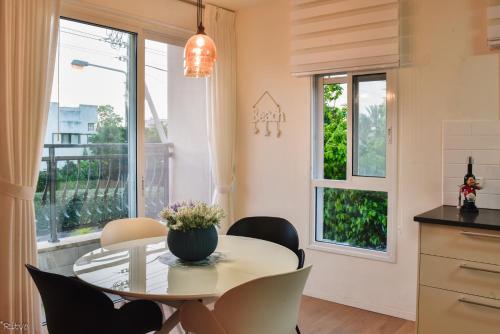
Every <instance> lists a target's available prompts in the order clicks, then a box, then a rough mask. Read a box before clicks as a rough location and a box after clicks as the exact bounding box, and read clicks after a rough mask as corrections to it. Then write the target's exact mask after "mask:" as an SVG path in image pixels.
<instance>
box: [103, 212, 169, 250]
mask: <svg viewBox="0 0 500 334" xmlns="http://www.w3.org/2000/svg"><path fill="white" fill-rule="evenodd" d="M166 235H167V227H166V226H165V225H163V224H162V223H160V222H159V221H157V220H154V219H151V218H146V217H140V218H125V219H117V220H113V221H110V222H109V223H107V224H106V226H104V229H103V230H102V232H101V247H106V246H109V245H111V244H116V243H119V242H125V241H131V240H136V239H144V238H153V237H161V236H166Z"/></svg>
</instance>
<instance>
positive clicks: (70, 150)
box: [35, 19, 136, 241]
mask: <svg viewBox="0 0 500 334" xmlns="http://www.w3.org/2000/svg"><path fill="white" fill-rule="evenodd" d="M59 36H60V37H59V47H58V54H57V61H56V71H55V75H54V84H53V88H52V97H51V103H50V109H49V117H48V124H47V130H46V136H45V145H44V151H43V157H42V163H41V167H40V176H39V180H38V185H37V191H36V195H35V210H36V224H37V237H38V240H39V241H42V240H50V241H56V240H58V239H60V238H63V237H66V236H71V235H79V234H85V233H89V232H92V231H98V230H100V229H101V228H102V227H103V226H104V224H105V223H107V222H108V221H110V220H113V219H117V218H123V217H129V216H134V215H135V214H136V186H135V180H136V175H135V170H136V168H135V161H136V159H135V148H136V139H135V138H136V130H135V117H136V116H135V115H136V97H135V94H136V83H135V82H136V35H135V34H132V33H128V32H124V31H119V30H116V29H111V28H104V27H100V26H95V25H92V24H87V23H82V22H76V21H72V20H67V19H61V21H60V35H59Z"/></svg>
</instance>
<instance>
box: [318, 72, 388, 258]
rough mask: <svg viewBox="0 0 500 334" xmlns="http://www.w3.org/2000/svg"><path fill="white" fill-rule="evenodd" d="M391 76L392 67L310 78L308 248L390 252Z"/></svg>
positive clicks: (377, 253)
mask: <svg viewBox="0 0 500 334" xmlns="http://www.w3.org/2000/svg"><path fill="white" fill-rule="evenodd" d="M393 82H394V79H393V78H392V73H391V72H387V73H386V72H382V73H368V74H364V73H362V74H339V75H328V76H318V77H316V79H315V85H314V87H315V117H314V122H313V124H314V130H313V135H314V157H313V180H312V192H313V196H312V198H313V207H314V210H313V211H314V222H315V223H314V231H313V235H314V238H313V239H314V240H313V241H312V247H313V248H319V249H326V250H331V251H334V252H340V253H346V254H352V255H361V256H368V257H375V258H380V259H389V260H390V259H392V258H393V256H394V254H393V249H392V247H393V232H394V231H393V227H392V223H393V221H394V218H393V213H394V205H395V203H394V193H395V168H394V155H395V145H394V140H395V138H394V135H393V133H394V129H393V128H394V117H395V113H394V109H395V101H394V90H393V85H394V83H393Z"/></svg>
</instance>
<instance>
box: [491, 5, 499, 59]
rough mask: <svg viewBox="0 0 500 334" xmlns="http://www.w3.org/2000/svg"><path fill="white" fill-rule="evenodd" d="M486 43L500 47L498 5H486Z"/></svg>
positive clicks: (496, 47)
mask: <svg viewBox="0 0 500 334" xmlns="http://www.w3.org/2000/svg"><path fill="white" fill-rule="evenodd" d="M488 45H489V47H490V48H495V49H498V48H500V6H490V7H488Z"/></svg>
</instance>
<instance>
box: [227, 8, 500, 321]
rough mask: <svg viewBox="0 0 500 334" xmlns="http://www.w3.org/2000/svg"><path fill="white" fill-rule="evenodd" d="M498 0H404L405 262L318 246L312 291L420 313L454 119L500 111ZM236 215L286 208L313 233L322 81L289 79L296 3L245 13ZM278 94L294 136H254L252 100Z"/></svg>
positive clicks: (285, 213)
mask: <svg viewBox="0 0 500 334" xmlns="http://www.w3.org/2000/svg"><path fill="white" fill-rule="evenodd" d="M487 3H488V2H487V1H486V0H439V1H436V0H409V1H403V4H404V6H403V9H402V16H403V22H402V34H403V35H404V38H403V53H404V55H405V57H404V60H403V66H402V67H401V69H400V71H399V94H398V103H399V108H398V109H399V110H398V117H399V122H398V123H399V130H398V135H399V157H398V164H399V166H398V169H399V185H398V188H399V196H398V204H399V207H398V233H397V234H398V237H397V239H398V246H397V262H396V263H394V264H392V263H385V262H377V261H371V260H366V259H362V258H355V257H349V256H343V255H336V254H332V253H324V252H319V251H312V250H308V249H306V254H307V255H306V261H307V262H308V263H312V264H313V265H314V268H313V272H312V274H311V277H310V279H309V281H308V284H307V287H306V294H309V295H312V296H316V297H319V298H323V299H328V300H332V301H336V302H340V303H345V304H349V305H353V306H357V307H361V308H366V309H369V310H373V311H376V312H381V313H387V314H391V315H395V316H399V317H403V318H407V319H414V318H415V314H416V292H417V267H418V265H417V263H418V242H417V241H418V226H417V224H416V223H415V222H413V219H412V218H413V216H414V215H416V214H418V213H421V212H422V211H424V210H428V209H432V208H433V207H436V206H439V205H440V204H441V200H442V193H441V184H442V148H441V147H442V145H441V140H442V135H441V127H442V121H443V120H445V119H451V120H453V119H472V118H474V119H475V118H477V119H498V118H499V94H498V92H499V88H500V87H499V76H500V72H499V57H498V54H495V53H490V52H489V51H488V50H487V49H486V46H485V45H486V37H485V34H486V33H485V31H486V18H485V15H486V14H485V6H486V5H487ZM236 26H237V40H238V132H237V133H238V144H237V193H236V197H237V198H236V203H237V206H236V210H235V212H236V218H240V217H243V216H247V215H277V216H282V217H285V218H287V219H289V220H290V221H291V222H293V223H294V224H295V226H296V227H297V229H298V230H299V232H300V235H301V242H302V245H301V246H302V247H304V248H307V240H308V238H309V236H308V231H309V226H310V225H309V224H310V221H309V210H310V208H309V180H310V173H309V169H310V81H309V79H307V78H300V79H298V78H293V77H291V76H290V74H289V67H288V62H289V60H288V56H289V53H288V48H289V38H288V36H289V8H288V1H287V0H275V1H268V2H267V3H265V4H262V5H259V6H256V7H253V8H248V9H244V10H242V11H240V12H238V14H237V25H236ZM265 90H268V91H269V92H270V93H271V94H272V95H273V96H274V97H275V99H276V100H277V101H278V103H280V104H281V107H282V110H283V111H284V112H285V113H286V115H287V122H286V123H285V124H284V125H283V126H282V130H283V134H282V137H281V138H279V139H277V138H276V137H273V136H271V137H265V136H263V135H262V133H261V134H259V135H254V134H253V125H252V124H251V123H250V121H251V119H252V118H251V117H252V105H253V104H254V103H255V100H256V99H257V98H258V97H259V96H260V94H262V92H263V91H265Z"/></svg>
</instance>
